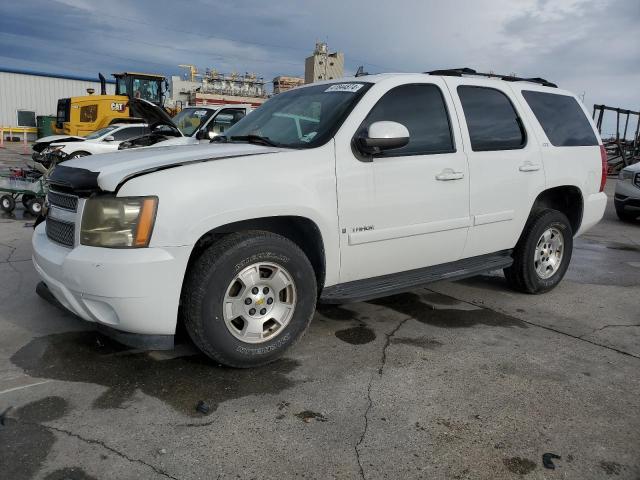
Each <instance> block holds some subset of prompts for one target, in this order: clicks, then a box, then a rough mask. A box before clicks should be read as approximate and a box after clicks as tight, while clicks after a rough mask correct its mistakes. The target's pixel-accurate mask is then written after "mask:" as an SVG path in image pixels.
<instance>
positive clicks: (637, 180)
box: [633, 173, 640, 187]
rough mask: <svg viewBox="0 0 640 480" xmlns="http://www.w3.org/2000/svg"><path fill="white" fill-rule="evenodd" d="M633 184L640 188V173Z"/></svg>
mask: <svg viewBox="0 0 640 480" xmlns="http://www.w3.org/2000/svg"><path fill="white" fill-rule="evenodd" d="M633 183H634V184H635V186H636V187H640V173H636V176H635V178H634V180H633Z"/></svg>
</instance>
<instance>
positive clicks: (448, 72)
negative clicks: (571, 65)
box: [424, 67, 558, 88]
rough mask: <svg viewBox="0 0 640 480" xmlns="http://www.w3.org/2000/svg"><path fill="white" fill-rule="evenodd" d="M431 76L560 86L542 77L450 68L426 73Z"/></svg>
mask: <svg viewBox="0 0 640 480" xmlns="http://www.w3.org/2000/svg"><path fill="white" fill-rule="evenodd" d="M424 73H427V74H429V75H444V76H448V77H462V76H463V75H476V76H479V77H487V78H498V79H500V80H504V81H505V82H531V83H537V84H538V85H542V86H545V87H552V88H558V85H556V84H555V83H551V82H549V81H548V80H545V79H544V78H540V77H533V78H522V77H515V76H513V75H501V74H499V73H480V72H476V71H475V70H474V69H473V68H467V67H463V68H449V69H443V70H431V71H430V72H424Z"/></svg>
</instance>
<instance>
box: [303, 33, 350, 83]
mask: <svg viewBox="0 0 640 480" xmlns="http://www.w3.org/2000/svg"><path fill="white" fill-rule="evenodd" d="M341 77H344V53H342V52H334V53H329V47H328V46H327V44H326V43H324V42H316V48H315V50H314V51H313V55H311V56H310V57H307V58H306V59H305V61H304V82H305V83H313V82H318V81H321V80H333V79H334V78H341Z"/></svg>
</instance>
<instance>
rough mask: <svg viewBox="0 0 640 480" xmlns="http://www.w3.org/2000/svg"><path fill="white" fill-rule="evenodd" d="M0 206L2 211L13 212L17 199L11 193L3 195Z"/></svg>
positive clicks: (0, 198)
mask: <svg viewBox="0 0 640 480" xmlns="http://www.w3.org/2000/svg"><path fill="white" fill-rule="evenodd" d="M0 208H1V209H2V211H4V212H7V213H11V212H13V209H14V208H16V201H15V199H14V198H13V197H12V196H11V195H2V197H0Z"/></svg>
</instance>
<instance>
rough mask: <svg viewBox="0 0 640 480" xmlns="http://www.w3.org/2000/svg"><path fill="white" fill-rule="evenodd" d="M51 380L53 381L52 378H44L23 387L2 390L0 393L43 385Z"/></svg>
mask: <svg viewBox="0 0 640 480" xmlns="http://www.w3.org/2000/svg"><path fill="white" fill-rule="evenodd" d="M49 382H51V380H44V381H43V382H36V383H30V384H29V385H22V386H21V387H13V388H10V389H8V390H3V391H1V392H0V395H2V394H4V393H9V392H15V391H16V390H22V389H24V388H29V387H35V386H36V385H42V384H44V383H49Z"/></svg>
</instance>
